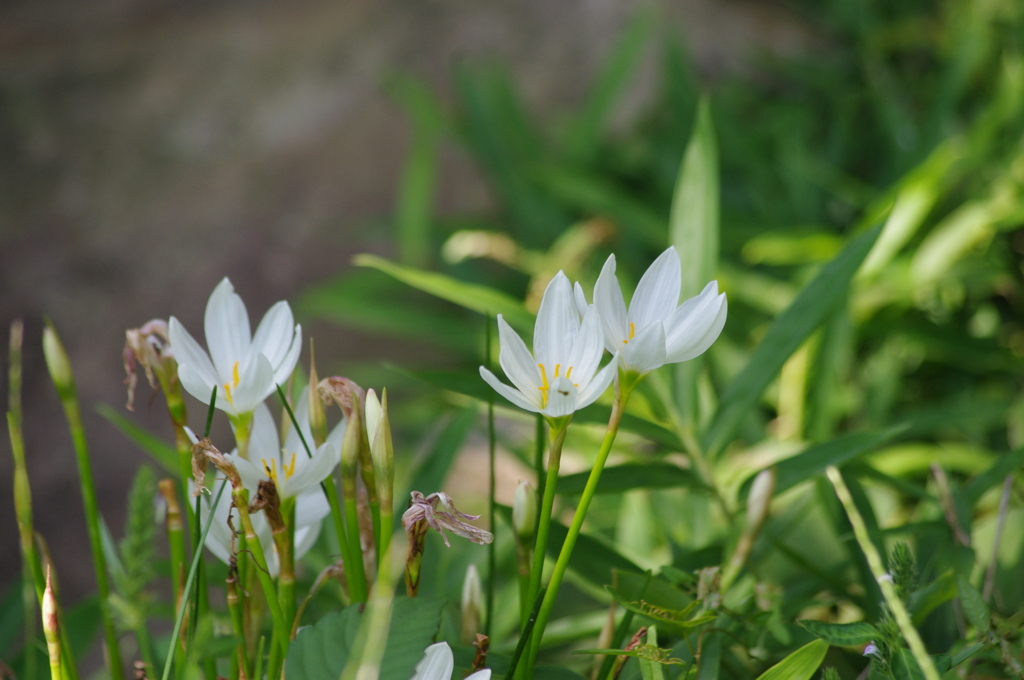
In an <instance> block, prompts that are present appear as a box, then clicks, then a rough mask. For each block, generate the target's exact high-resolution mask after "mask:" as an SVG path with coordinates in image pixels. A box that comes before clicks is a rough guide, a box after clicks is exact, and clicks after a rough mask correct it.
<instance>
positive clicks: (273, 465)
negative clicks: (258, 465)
mask: <svg viewBox="0 0 1024 680" xmlns="http://www.w3.org/2000/svg"><path fill="white" fill-rule="evenodd" d="M263 470H264V471H265V472H266V473H267V477H270V480H271V481H272V482H274V484H275V485H276V484H277V461H274V460H272V461H270V465H267V459H266V458H264V459H263Z"/></svg>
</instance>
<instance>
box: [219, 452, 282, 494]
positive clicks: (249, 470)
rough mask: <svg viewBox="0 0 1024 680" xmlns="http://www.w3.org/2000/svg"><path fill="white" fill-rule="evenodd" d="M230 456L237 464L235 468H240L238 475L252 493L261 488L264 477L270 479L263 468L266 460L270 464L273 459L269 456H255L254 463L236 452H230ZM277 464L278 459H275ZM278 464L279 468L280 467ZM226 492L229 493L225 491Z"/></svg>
mask: <svg viewBox="0 0 1024 680" xmlns="http://www.w3.org/2000/svg"><path fill="white" fill-rule="evenodd" d="M228 458H229V459H230V460H231V462H232V463H234V464H235V469H236V470H238V476H239V477H241V478H242V484H244V485H245V488H246V489H248V490H249V493H250V494H254V493H256V489H257V488H259V485H260V482H261V481H262V480H264V479H269V477H268V476H267V473H266V471H265V470H264V469H263V463H264V461H266V463H267V465H268V466H269V465H270V461H271V459H267V458H253V460H254V461H255V462H254V463H250V462H249V461H247V460H246V459H244V458H242V457H241V456H239V455H238V454H236V453H229V454H228ZM274 463H275V464H277V461H276V460H274ZM280 467H281V466H280V465H278V469H280ZM224 493H228V492H227V491H225V492H224Z"/></svg>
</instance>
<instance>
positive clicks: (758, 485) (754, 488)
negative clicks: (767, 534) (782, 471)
mask: <svg viewBox="0 0 1024 680" xmlns="http://www.w3.org/2000/svg"><path fill="white" fill-rule="evenodd" d="M774 491H775V468H768V469H767V470H761V471H760V472H759V473H757V477H755V478H754V483H753V484H751V485H750V495H749V496H747V528H748V529H753V530H755V531H756V530H757V529H758V528H760V526H761V524H762V523H763V522H764V520H765V518H766V517H768V505H769V504H770V503H771V500H772V493H773V492H774Z"/></svg>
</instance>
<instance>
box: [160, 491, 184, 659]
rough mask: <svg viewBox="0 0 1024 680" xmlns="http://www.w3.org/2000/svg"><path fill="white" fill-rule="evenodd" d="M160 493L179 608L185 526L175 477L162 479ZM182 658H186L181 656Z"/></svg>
mask: <svg viewBox="0 0 1024 680" xmlns="http://www.w3.org/2000/svg"><path fill="white" fill-rule="evenodd" d="M159 489H160V495H161V496H163V498H164V502H165V503H166V504H167V515H166V518H165V520H164V521H165V525H166V527H167V543H168V546H169V548H170V550H169V552H170V558H171V583H172V584H173V586H174V607H175V610H177V608H178V607H180V606H181V603H182V599H183V598H184V597H185V565H186V561H185V530H184V529H185V527H184V525H183V523H182V518H181V505H180V504H179V503H178V493H177V489H175V485H174V480H173V479H161V480H160V484H159ZM176 654H180V655H184V654H185V637H184V636H180V637H179V639H178V647H177V650H176ZM180 658H184V656H181V657H180Z"/></svg>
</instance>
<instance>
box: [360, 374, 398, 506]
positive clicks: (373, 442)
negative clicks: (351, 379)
mask: <svg viewBox="0 0 1024 680" xmlns="http://www.w3.org/2000/svg"><path fill="white" fill-rule="evenodd" d="M382 396H383V397H384V400H383V402H380V401H378V400H377V394H376V393H375V392H374V391H373V390H367V392H366V435H367V437H368V438H369V442H370V455H371V456H372V458H373V478H374V480H375V481H376V483H377V496H378V497H379V498H380V502H381V504H382V505H384V506H385V507H391V503H392V487H393V485H394V477H395V466H394V460H395V454H394V446H393V444H392V442H391V423H390V421H389V420H388V391H387V390H384V392H383V393H382Z"/></svg>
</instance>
